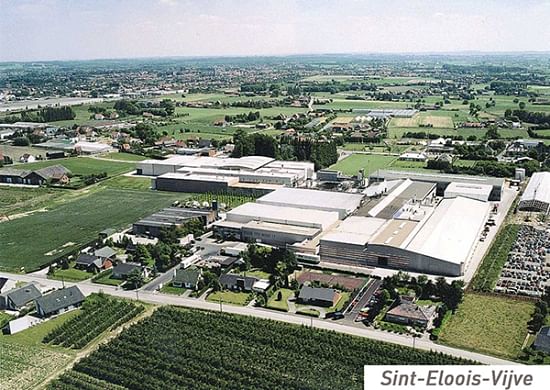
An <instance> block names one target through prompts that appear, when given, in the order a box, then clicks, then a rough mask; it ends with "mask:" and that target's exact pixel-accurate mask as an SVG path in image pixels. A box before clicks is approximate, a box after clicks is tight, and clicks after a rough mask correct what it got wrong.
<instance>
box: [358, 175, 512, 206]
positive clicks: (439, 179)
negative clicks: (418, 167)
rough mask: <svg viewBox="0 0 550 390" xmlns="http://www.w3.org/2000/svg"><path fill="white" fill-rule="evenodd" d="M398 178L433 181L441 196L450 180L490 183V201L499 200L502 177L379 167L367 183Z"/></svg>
mask: <svg viewBox="0 0 550 390" xmlns="http://www.w3.org/2000/svg"><path fill="white" fill-rule="evenodd" d="M398 179H411V180H413V181H419V182H428V183H435V184H436V185H437V187H436V189H437V195H438V196H443V195H444V193H445V189H446V188H447V186H448V185H449V184H450V183H451V182H455V183H462V184H472V185H490V186H491V187H492V189H491V193H490V194H489V200H490V201H500V199H501V195H502V188H503V187H504V179H503V178H497V177H487V176H466V175H453V174H442V173H424V172H411V171H394V170H386V169H379V170H377V171H375V172H373V173H372V174H371V175H370V176H369V183H373V182H380V181H384V180H386V181H391V180H398Z"/></svg>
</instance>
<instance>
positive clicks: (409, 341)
mask: <svg viewBox="0 0 550 390" xmlns="http://www.w3.org/2000/svg"><path fill="white" fill-rule="evenodd" d="M0 277H5V278H9V279H13V280H17V281H24V282H33V281H35V282H37V283H39V284H40V285H42V286H44V287H47V288H60V287H62V282H61V281H57V280H50V279H47V276H46V275H37V274H34V275H19V274H10V273H5V272H0ZM75 284H76V285H78V287H79V288H80V289H81V291H82V292H83V293H84V294H85V295H90V294H92V293H94V292H95V293H97V292H100V291H101V292H104V293H106V294H109V295H113V296H117V297H121V298H128V299H139V300H140V301H143V302H147V303H152V304H159V305H176V306H185V307H190V308H196V309H203V310H211V311H220V304H219V303H213V302H208V301H204V300H199V299H194V298H186V297H182V296H176V295H168V294H160V293H158V292H152V291H144V290H141V291H140V290H136V291H126V290H122V289H120V288H118V287H114V286H107V285H100V284H94V283H91V282H89V281H87V282H79V283H69V282H65V285H66V286H71V285H75ZM221 310H222V311H224V312H228V313H233V314H240V315H246V316H253V317H258V318H265V319H271V320H276V321H282V322H287V323H291V324H298V325H305V326H313V327H315V328H319V329H326V330H332V331H335V332H339V333H345V334H350V335H354V336H359V337H366V338H369V339H373V340H379V341H384V342H388V343H393V344H399V345H405V346H408V347H412V346H413V338H412V337H409V336H404V335H397V334H394V333H388V332H383V331H378V330H374V329H370V328H365V327H358V326H350V325H346V324H344V323H341V322H338V321H331V320H321V319H314V318H313V317H309V318H308V317H304V316H300V315H296V314H290V313H282V312H277V311H273V310H266V309H263V308H258V307H250V306H245V307H243V306H232V305H227V304H224V305H222V306H221ZM415 347H416V348H418V349H422V350H428V351H429V350H432V351H437V352H443V353H447V354H449V355H453V356H457V357H462V358H464V359H470V360H475V361H478V362H480V363H483V364H491V365H503V364H517V363H514V362H510V361H507V360H503V359H499V358H496V357H492V356H487V355H482V354H479V353H475V352H470V351H464V350H461V349H456V348H451V347H447V346H444V345H440V344H435V343H434V342H432V341H431V340H429V339H416V340H415Z"/></svg>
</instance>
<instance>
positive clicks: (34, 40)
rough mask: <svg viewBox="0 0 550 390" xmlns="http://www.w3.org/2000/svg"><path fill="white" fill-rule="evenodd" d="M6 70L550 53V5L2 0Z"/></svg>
mask: <svg viewBox="0 0 550 390" xmlns="http://www.w3.org/2000/svg"><path fill="white" fill-rule="evenodd" d="M0 7H1V8H2V10H3V12H2V15H0V35H1V36H3V37H5V39H4V40H3V41H0V62H2V63H6V62H50V61H87V60H102V59H104V60H107V59H113V60H115V59H117V60H120V59H152V58H213V57H215V58H226V57H227V58H235V57H286V56H300V55H303V56H305V55H332V54H333V53H334V54H335V55H337V54H341V55H369V54H374V55H400V54H402V55H446V54H449V55H457V54H460V53H464V52H469V53H480V54H483V53H492V54H495V53H503V54H513V53H540V54H542V53H546V52H548V51H549V50H550V47H549V46H548V43H547V42H549V41H550V29H548V28H547V27H546V20H548V19H550V1H548V0H527V1H524V2H521V3H519V4H517V3H515V2H512V1H510V0H501V1H496V0H493V1H488V2H483V3H481V4H479V3H477V2H476V1H475V0H463V1H461V2H460V3H457V2H453V1H450V0H443V1H436V0H426V1H422V2H410V1H405V0H389V1H386V2H384V3H383V4H381V3H379V2H375V1H371V0H365V1H357V0H342V1H339V2H335V1H329V0H323V1H312V0H281V1H275V0H266V1H264V2H261V4H260V3H256V2H254V1H251V0H246V1H240V2H235V1H226V2H225V1H220V0H208V1H196V0H137V1H130V0H121V1H118V2H114V3H113V2H109V1H108V0H98V1H78V2H76V1H71V0H22V1H18V2H11V1H8V0H0Z"/></svg>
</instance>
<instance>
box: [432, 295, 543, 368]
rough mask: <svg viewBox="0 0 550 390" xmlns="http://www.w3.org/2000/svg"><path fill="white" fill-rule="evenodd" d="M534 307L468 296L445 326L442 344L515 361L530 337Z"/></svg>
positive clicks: (440, 338)
mask: <svg viewBox="0 0 550 390" xmlns="http://www.w3.org/2000/svg"><path fill="white" fill-rule="evenodd" d="M532 312H533V304H532V303H530V302H526V301H521V300H516V299H512V298H506V297H499V296H486V295H480V294H475V293H468V294H466V295H465V296H464V302H463V303H462V304H461V305H460V306H459V307H458V310H457V312H456V313H455V314H454V315H453V316H451V318H450V320H449V321H448V322H447V323H446V324H445V326H444V327H443V330H442V332H441V335H440V337H439V340H440V341H441V343H443V344H446V345H450V346H452V347H456V348H461V349H467V350H472V351H477V352H480V353H485V354H490V355H497V356H500V357H503V358H506V359H515V358H517V356H518V354H519V353H520V351H521V346H522V345H523V342H524V341H525V338H526V336H527V322H528V321H529V319H530V318H531V313H532Z"/></svg>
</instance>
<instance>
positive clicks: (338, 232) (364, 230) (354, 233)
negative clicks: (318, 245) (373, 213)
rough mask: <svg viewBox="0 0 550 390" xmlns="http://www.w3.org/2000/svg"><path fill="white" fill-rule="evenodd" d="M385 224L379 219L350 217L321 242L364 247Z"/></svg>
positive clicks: (322, 238) (383, 220)
mask: <svg viewBox="0 0 550 390" xmlns="http://www.w3.org/2000/svg"><path fill="white" fill-rule="evenodd" d="M385 222H386V220H385V219H381V218H370V217H357V216H351V217H348V218H346V219H345V220H344V221H342V223H340V225H338V226H337V227H336V228H334V229H332V230H330V231H329V232H327V233H326V234H325V235H324V236H323V237H321V241H331V242H342V243H349V244H354V245H365V244H366V243H367V242H368V241H369V240H370V238H371V237H372V236H373V235H374V233H376V232H377V231H378V229H380V227H381V226H382V225H383V224H384V223H385Z"/></svg>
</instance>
